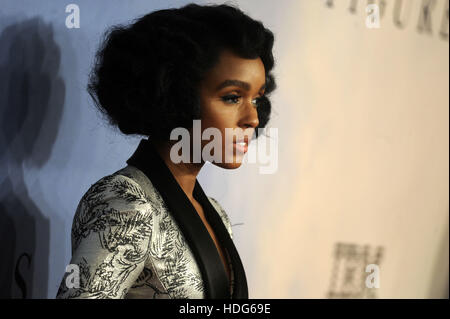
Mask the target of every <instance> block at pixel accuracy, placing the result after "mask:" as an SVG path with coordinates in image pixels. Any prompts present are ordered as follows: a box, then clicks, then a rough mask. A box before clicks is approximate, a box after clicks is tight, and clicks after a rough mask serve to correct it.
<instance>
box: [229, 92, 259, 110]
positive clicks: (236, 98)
mask: <svg viewBox="0 0 450 319" xmlns="http://www.w3.org/2000/svg"><path fill="white" fill-rule="evenodd" d="M241 97H242V96H240V95H237V94H229V95H225V96H222V97H221V99H222V101H223V102H225V103H226V104H238V103H239V99H240V98H241ZM262 99H263V96H260V97H258V98H256V99H253V100H252V101H253V104H254V105H255V107H258V106H259V104H260V103H261V101H262Z"/></svg>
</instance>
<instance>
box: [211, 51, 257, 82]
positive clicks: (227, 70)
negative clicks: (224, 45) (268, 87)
mask: <svg viewBox="0 0 450 319" xmlns="http://www.w3.org/2000/svg"><path fill="white" fill-rule="evenodd" d="M206 79H207V80H206V81H205V82H206V83H205V84H207V85H208V86H212V87H214V86H215V85H218V84H219V83H221V82H223V81H224V80H228V79H233V80H241V81H245V82H248V83H249V84H250V85H251V89H253V90H255V89H258V88H260V87H261V85H263V84H264V83H265V69H264V64H263V62H262V60H261V58H259V57H258V58H256V59H243V58H241V57H240V56H238V55H236V54H234V53H233V52H231V51H229V50H224V51H222V53H221V55H220V57H219V62H218V63H217V64H216V65H215V66H214V67H213V68H212V69H211V70H209V72H208V73H207V75H206Z"/></svg>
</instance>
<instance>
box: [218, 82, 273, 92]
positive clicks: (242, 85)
mask: <svg viewBox="0 0 450 319" xmlns="http://www.w3.org/2000/svg"><path fill="white" fill-rule="evenodd" d="M227 86H238V87H240V88H243V89H244V90H246V91H249V90H250V84H249V83H248V82H244V81H241V80H225V81H223V82H222V83H220V84H219V86H218V87H217V91H218V90H221V89H223V88H224V87H227ZM265 87H266V83H264V84H263V85H262V86H261V88H260V89H259V90H260V91H261V90H262V89H264V88H265Z"/></svg>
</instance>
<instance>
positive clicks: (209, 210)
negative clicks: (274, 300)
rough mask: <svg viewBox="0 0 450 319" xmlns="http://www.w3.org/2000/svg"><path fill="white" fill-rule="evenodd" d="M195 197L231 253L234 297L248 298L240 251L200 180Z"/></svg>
mask: <svg viewBox="0 0 450 319" xmlns="http://www.w3.org/2000/svg"><path fill="white" fill-rule="evenodd" d="M194 197H195V199H196V200H197V201H198V202H199V203H200V204H201V205H202V207H203V210H204V211H205V216H206V219H207V220H208V223H209V224H210V225H211V227H212V228H213V229H214V233H215V234H216V236H217V237H219V241H220V243H221V244H222V246H223V247H225V249H226V250H227V251H228V254H229V255H230V259H231V263H232V265H233V272H234V290H233V299H248V288H247V278H246V276H245V271H244V267H243V265H242V262H241V258H240V257H239V253H238V251H237V249H236V246H234V243H233V240H232V239H231V237H230V234H229V233H228V230H227V229H226V228H225V225H224V224H223V222H222V219H221V218H220V216H219V215H218V213H217V211H216V209H215V208H214V207H213V206H212V204H211V202H210V201H209V199H208V197H207V196H206V194H205V193H204V192H203V189H202V187H201V186H200V183H199V182H198V181H196V182H195V188H194Z"/></svg>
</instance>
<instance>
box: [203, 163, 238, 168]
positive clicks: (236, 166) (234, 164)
mask: <svg viewBox="0 0 450 319" xmlns="http://www.w3.org/2000/svg"><path fill="white" fill-rule="evenodd" d="M211 164H213V165H216V166H218V167H221V168H225V169H236V168H239V167H241V165H242V162H241V163H239V162H238V163H211Z"/></svg>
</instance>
